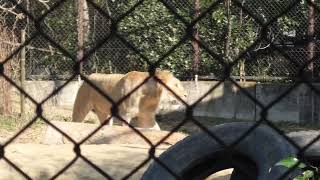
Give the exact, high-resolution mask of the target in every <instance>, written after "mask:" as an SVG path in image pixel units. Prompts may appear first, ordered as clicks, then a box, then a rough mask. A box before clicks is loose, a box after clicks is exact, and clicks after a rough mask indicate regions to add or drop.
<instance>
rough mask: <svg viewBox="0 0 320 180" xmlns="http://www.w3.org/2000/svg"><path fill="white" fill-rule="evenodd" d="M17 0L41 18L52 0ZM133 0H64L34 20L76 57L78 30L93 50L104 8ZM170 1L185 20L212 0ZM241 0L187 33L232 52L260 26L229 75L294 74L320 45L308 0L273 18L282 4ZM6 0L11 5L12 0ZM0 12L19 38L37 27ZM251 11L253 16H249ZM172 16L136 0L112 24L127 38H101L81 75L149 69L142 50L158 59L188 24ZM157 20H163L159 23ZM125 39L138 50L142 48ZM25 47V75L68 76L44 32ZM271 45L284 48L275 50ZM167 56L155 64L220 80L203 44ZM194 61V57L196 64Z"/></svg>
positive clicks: (103, 28)
mask: <svg viewBox="0 0 320 180" xmlns="http://www.w3.org/2000/svg"><path fill="white" fill-rule="evenodd" d="M19 3H20V5H22V6H23V7H24V8H26V10H27V11H28V12H29V13H30V15H32V16H34V17H35V18H39V17H41V14H42V13H43V12H44V11H46V10H47V8H48V7H50V5H53V4H54V3H55V1H52V2H48V3H45V4H43V3H39V2H37V1H34V2H33V1H27V0H26V1H21V2H19ZM134 3H135V1H132V2H121V3H120V2H113V1H101V2H100V1H99V2H97V4H98V6H99V7H100V8H101V9H100V10H97V9H96V8H94V7H93V6H92V5H90V4H89V5H87V4H85V5H86V7H85V11H83V12H80V11H79V9H78V8H77V6H76V2H73V1H68V2H64V3H63V4H62V5H60V6H59V7H57V8H56V9H55V10H54V11H52V12H50V13H48V15H47V16H46V17H45V18H43V19H41V22H40V23H39V24H38V25H39V26H41V27H42V29H43V31H44V32H45V33H46V34H48V36H49V37H51V38H52V39H54V40H55V42H59V43H58V45H59V46H60V47H62V48H64V49H65V50H66V51H67V52H68V53H70V55H74V56H75V55H77V54H78V53H79V40H80V39H79V35H80V34H81V33H82V34H83V36H84V38H82V40H81V41H82V44H83V47H82V48H83V50H84V51H90V50H92V49H93V48H95V46H96V45H97V42H99V41H103V40H104V39H105V38H108V36H109V34H110V33H111V31H112V19H109V18H105V16H104V15H103V14H102V13H107V14H109V15H110V16H111V17H114V18H120V17H121V16H122V15H123V13H125V12H126V11H127V10H128V9H130V7H131V6H132V5H133V4H134ZM168 3H169V5H170V7H171V8H173V10H175V12H177V14H179V15H180V16H181V17H183V18H184V19H185V21H186V22H191V20H192V19H194V18H195V17H196V16H197V15H196V14H198V13H200V12H202V11H205V10H206V8H207V7H208V6H210V2H206V1H204V2H201V1H199V5H198V6H199V7H198V9H197V8H196V7H195V4H194V2H193V1H181V2H180V1H172V2H168ZM239 3H242V4H243V6H245V7H246V8H247V10H243V9H242V8H240V7H238V6H236V5H235V3H231V5H230V8H229V9H230V11H229V12H227V11H226V9H225V8H226V5H225V4H224V3H223V2H220V3H219V5H217V6H216V7H215V8H214V9H212V10H210V11H209V12H208V13H207V14H208V15H206V16H204V17H202V18H201V19H200V20H199V21H198V22H197V24H196V25H197V26H195V29H193V33H195V34H197V35H196V36H197V37H196V38H197V39H199V40H200V41H201V42H203V43H205V44H206V45H207V47H208V49H209V50H211V51H212V52H214V53H215V54H217V55H219V56H221V57H224V58H227V59H228V58H230V59H234V58H235V57H237V56H238V55H239V53H240V52H242V51H243V50H245V49H246V48H248V47H249V46H251V45H252V43H253V42H254V41H256V40H257V39H258V38H259V36H260V35H261V33H266V36H265V39H264V40H263V41H260V42H258V43H256V44H254V47H252V48H250V49H247V52H246V53H247V55H246V56H243V57H242V59H241V60H240V61H239V63H237V64H236V65H235V66H234V67H233V68H232V72H231V75H232V76H235V77H236V76H247V78H248V79H250V77H258V78H259V77H260V78H261V77H264V78H268V77H269V78H270V77H271V79H272V77H274V78H275V79H276V78H279V77H281V78H287V79H290V80H294V79H295V74H296V73H297V70H298V69H299V66H300V65H302V64H304V63H305V62H308V59H310V56H309V55H310V54H317V53H318V52H319V41H318V40H317V36H318V35H317V33H316V32H318V31H319V18H318V14H317V13H315V14H313V15H310V14H308V13H309V11H308V3H305V2H303V1H302V2H300V3H299V4H297V5H295V6H294V7H292V8H291V9H290V10H289V11H287V12H285V13H284V14H283V15H282V16H281V17H276V14H278V13H279V12H281V10H282V5H283V4H282V3H280V2H276V3H274V4H272V3H271V4H272V5H267V4H263V3H262V4H261V3H257V2H251V1H239ZM5 4H6V6H7V7H10V3H5ZM269 6H270V7H269ZM142 7H143V8H142ZM13 11H16V12H15V14H17V13H18V14H19V13H20V11H19V10H18V9H17V8H13ZM80 13H82V14H81V15H82V16H83V18H84V23H83V24H82V25H81V26H82V27H84V29H83V31H82V32H81V33H80V32H79V27H81V26H79V25H78V24H77V17H78V16H79V14H80ZM2 14H3V16H2V21H3V22H4V24H3V25H4V26H5V27H7V28H9V29H14V31H15V34H16V36H17V37H18V40H19V39H20V38H21V37H20V35H19V34H20V32H19V31H20V30H22V29H25V30H26V31H27V36H29V37H31V36H32V35H33V33H35V32H36V29H35V23H34V22H33V21H32V20H30V18H28V17H27V16H23V15H21V17H20V16H17V15H15V14H12V13H11V14H10V13H8V12H5V11H3V13H2ZM251 14H258V15H259V16H258V17H257V19H255V18H253V17H252V16H251ZM173 16H174V15H173V14H172V12H170V11H169V10H168V9H167V8H165V7H164V6H163V5H160V4H159V3H157V2H152V1H150V2H149V1H147V2H143V5H141V7H140V6H139V7H138V8H137V9H136V10H135V11H133V12H130V13H128V14H127V16H126V17H124V18H123V19H122V20H121V21H120V22H119V23H118V24H117V28H118V30H119V33H120V34H121V36H123V37H126V39H127V40H128V41H130V45H129V44H126V43H125V42H123V41H122V40H121V39H119V38H117V37H114V36H112V37H110V38H108V41H107V42H106V43H104V44H103V45H102V46H101V47H99V48H98V49H95V51H94V52H93V53H92V54H91V55H90V57H87V59H90V60H88V61H86V62H84V64H83V72H84V73H86V74H90V73H93V72H102V73H126V72H129V71H132V70H147V64H146V63H144V62H143V60H141V56H142V59H143V58H148V59H150V60H152V61H156V59H159V58H161V54H163V53H166V52H168V50H169V49H170V48H171V47H172V46H174V45H175V44H176V43H177V42H178V41H179V39H181V38H182V37H183V33H184V29H185V28H186V26H185V25H184V24H183V23H182V22H181V21H180V20H176V19H175V18H174V17H173ZM275 17H276V18H277V19H276V20H275V21H273V22H272V24H269V25H268V27H267V28H266V29H265V28H264V27H262V26H261V25H260V23H261V22H268V21H269V20H270V19H273V18H275ZM309 21H313V24H312V25H310V22H309ZM159 24H162V26H161V27H159V26H158V25H159ZM311 26H312V27H311ZM309 31H313V34H314V35H312V38H314V41H312V43H313V44H314V45H313V46H314V47H311V48H310V46H309V45H308V44H310V38H309V35H308V32H309ZM20 41H21V40H20ZM16 44H17V43H16ZM128 46H133V47H134V48H135V49H136V50H139V52H140V55H138V54H137V53H136V52H134V51H133V50H132V49H131V48H129V47H128ZM26 48H27V49H26V50H27V54H26V59H27V61H26V62H27V64H26V69H27V78H28V79H57V78H60V79H66V78H67V77H68V76H70V75H71V74H72V67H73V66H74V62H73V61H72V60H71V59H69V58H66V57H65V56H64V55H63V53H62V52H61V51H60V50H59V49H57V48H56V47H55V46H54V45H52V44H50V43H48V42H47V41H46V40H45V39H44V38H42V37H35V39H33V40H32V41H31V42H30V43H29V46H27V47H26ZM277 50H280V51H281V52H283V53H285V55H284V54H281V53H278V52H277ZM198 51H199V53H198ZM286 56H290V58H291V59H292V60H293V61H294V62H291V61H288V60H287V58H286ZM165 59H166V62H162V63H160V64H159V67H161V68H166V69H169V70H171V71H173V72H174V73H175V74H176V75H177V76H178V77H180V78H182V79H189V78H193V75H194V74H198V75H202V76H208V75H209V76H208V77H210V78H212V79H215V78H218V79H219V78H221V77H219V74H221V72H222V71H223V70H222V69H223V67H222V65H221V63H219V61H218V60H216V59H214V60H212V59H213V58H212V57H211V56H210V55H209V54H208V53H207V51H206V50H205V49H204V48H201V47H197V46H194V43H193V41H192V40H190V39H189V40H187V41H186V42H184V43H183V44H181V45H180V46H179V47H177V49H176V50H175V51H174V52H173V53H171V54H170V55H168V56H167V57H165ZM197 61H199V62H197ZM195 64H198V65H197V68H196V69H195V66H194V65H195ZM313 64H314V65H313V68H312V71H313V76H314V77H318V76H319V60H318V59H315V60H314V62H313Z"/></svg>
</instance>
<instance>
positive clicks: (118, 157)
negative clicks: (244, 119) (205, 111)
mask: <svg viewBox="0 0 320 180" xmlns="http://www.w3.org/2000/svg"><path fill="white" fill-rule="evenodd" d="M180 118H181V120H183V119H184V118H183V116H179V117H175V118H168V117H158V123H159V125H160V127H161V128H162V130H165V131H171V130H172V129H173V128H174V127H176V126H177V125H178V124H179V123H181V120H180V121H179V120H178V119H180ZM172 119H174V120H172ZM196 119H197V120H198V121H199V122H200V123H201V124H203V125H204V126H205V127H211V126H214V125H217V124H221V123H225V122H230V121H225V120H220V119H216V120H212V119H207V118H196ZM22 127H23V126H20V127H15V128H0V142H1V143H2V144H3V143H5V142H7V141H8V140H9V139H11V138H13V137H14V136H15V135H16V133H17V132H18V131H19V130H21V128H22ZM277 127H279V128H280V129H282V130H283V131H285V132H291V131H298V130H309V129H317V127H316V126H312V127H309V126H301V125H296V124H290V123H282V124H281V123H280V124H277ZM200 130H201V129H200V128H199V127H198V126H196V125H195V124H194V123H192V122H190V121H189V122H187V123H186V124H184V125H183V126H182V127H180V128H179V129H178V130H177V132H183V133H186V135H188V134H193V133H196V132H199V131H200ZM46 132H47V125H46V124H45V123H41V122H36V123H35V124H34V125H32V126H30V127H29V128H28V129H26V130H25V131H24V132H23V133H22V134H20V135H19V136H17V137H16V138H15V140H14V141H13V143H10V144H9V145H8V146H7V147H6V148H5V157H6V158H8V159H9V160H10V162H12V163H14V164H16V165H17V166H18V167H19V168H21V170H22V171H24V172H25V173H27V174H28V175H29V176H30V177H31V178H32V179H48V177H51V176H53V175H55V174H56V173H57V172H58V171H59V170H61V168H62V167H63V166H65V165H66V164H67V163H68V162H70V161H71V160H72V158H74V157H75V154H74V152H73V146H72V145H71V144H58V145H44V144H41V143H42V141H43V137H44V136H45V135H46ZM151 136H152V134H151V135H150V137H151ZM162 137H163V136H161V137H160V136H159V137H157V136H152V138H153V139H157V138H159V139H160V138H162ZM126 140H128V139H127V138H126V137H123V138H122V140H119V141H126ZM177 140H178V139H177ZM130 141H131V140H130ZM126 143H127V142H126ZM171 144H174V143H172V142H170V143H169V144H167V146H164V147H161V148H158V149H157V152H156V154H157V155H159V154H161V153H162V152H163V151H165V150H166V149H167V148H168V147H169V146H170V145H171ZM148 150H149V147H148V146H146V145H145V144H144V145H142V144H139V143H138V144H137V143H136V144H130V143H127V144H121V143H119V142H117V143H115V144H114V143H111V144H99V145H98V144H95V145H93V144H91V145H82V146H81V153H82V154H83V155H84V156H85V157H86V158H87V159H89V160H90V161H92V162H93V163H94V164H95V165H97V166H98V167H100V168H101V169H102V170H103V171H104V172H107V173H108V175H110V176H112V177H114V179H121V178H123V176H125V175H127V174H128V173H130V172H132V170H133V169H135V167H137V166H139V165H140V164H141V163H142V162H144V161H145V160H146V159H147V158H148V156H149V154H148ZM150 162H151V161H148V162H146V164H145V165H144V166H142V167H141V169H139V170H138V171H137V172H134V173H133V174H132V176H131V177H130V178H129V179H140V177H141V176H142V174H143V172H144V171H145V170H146V168H147V167H148V165H149V164H150ZM230 172H231V170H228V171H226V172H220V173H219V174H215V176H213V177H210V178H208V179H215V180H227V179H229V174H230ZM0 174H1V176H0V180H7V179H18V180H19V179H24V178H23V177H22V176H21V175H20V174H19V173H17V171H16V170H15V169H14V168H12V167H11V166H9V165H8V163H7V162H5V160H3V159H2V160H0ZM57 179H63V180H64V179H66V180H67V179H68V180H69V179H70V180H72V179H83V180H84V179H105V178H104V177H103V176H102V175H101V174H100V173H98V172H97V171H95V170H94V169H93V168H92V167H91V166H90V165H88V162H86V160H84V159H81V158H80V159H77V160H76V161H75V163H74V164H73V165H72V166H71V168H69V169H68V170H66V171H65V172H64V173H63V174H62V175H61V176H59V177H58V178H57Z"/></svg>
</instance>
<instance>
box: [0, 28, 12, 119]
mask: <svg viewBox="0 0 320 180" xmlns="http://www.w3.org/2000/svg"><path fill="white" fill-rule="evenodd" d="M10 37H11V36H9V33H7V31H5V30H4V29H2V28H0V38H1V39H3V40H8V41H11V40H10ZM12 48H13V47H12V46H11V45H9V44H5V43H1V44H0V62H2V61H3V60H4V59H6V57H7V56H8V54H9V53H10V52H12ZM12 60H13V59H11V60H10V61H12ZM9 65H10V62H7V63H5V64H4V67H3V73H4V74H5V76H7V77H9V78H11V74H12V73H11V71H10V66H9ZM10 92H11V85H10V83H9V82H8V81H6V80H5V79H4V78H3V77H2V74H0V114H2V115H5V116H8V115H12V107H11V94H10Z"/></svg>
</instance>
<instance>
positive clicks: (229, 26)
mask: <svg viewBox="0 0 320 180" xmlns="http://www.w3.org/2000/svg"><path fill="white" fill-rule="evenodd" d="M225 6H226V9H227V20H228V24H227V35H226V39H225V47H224V55H225V57H226V58H227V60H228V61H229V59H230V44H231V33H232V21H231V0H226V2H225Z"/></svg>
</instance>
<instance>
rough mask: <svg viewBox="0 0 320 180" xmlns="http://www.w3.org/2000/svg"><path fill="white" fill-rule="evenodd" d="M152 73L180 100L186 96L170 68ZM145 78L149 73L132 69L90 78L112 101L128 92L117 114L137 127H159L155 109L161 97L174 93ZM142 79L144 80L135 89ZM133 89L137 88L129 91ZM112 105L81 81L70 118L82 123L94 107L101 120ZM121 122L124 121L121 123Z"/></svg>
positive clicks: (107, 113) (108, 113) (158, 128)
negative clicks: (121, 72) (122, 72)
mask: <svg viewBox="0 0 320 180" xmlns="http://www.w3.org/2000/svg"><path fill="white" fill-rule="evenodd" d="M155 76H156V77H157V78H158V79H160V80H161V81H162V82H163V83H164V84H166V86H167V87H168V88H170V89H171V90H172V91H173V92H174V93H175V94H177V95H178V96H180V97H181V98H182V99H185V98H186V96H187V93H186V91H185V89H184V88H183V86H182V83H181V81H179V80H178V79H177V78H176V77H174V75H173V74H172V73H171V72H170V71H167V70H157V71H156V72H155ZM148 77H149V73H148V72H139V71H131V72H129V73H127V74H124V75H123V74H105V75H102V74H92V75H90V76H89V79H90V81H92V82H93V83H94V84H95V85H97V86H98V87H99V88H100V89H101V90H103V91H104V92H105V93H106V94H108V95H109V96H110V98H112V100H114V101H115V102H117V101H119V100H120V99H122V98H123V97H125V96H127V95H128V97H127V98H125V99H124V101H123V102H121V103H120V104H119V106H118V110H119V116H120V117H121V118H122V119H123V120H125V121H126V122H127V123H131V124H132V125H133V126H135V127H138V128H150V129H157V130H160V127H159V125H158V124H157V122H156V120H155V115H156V110H157V108H158V106H159V103H160V100H161V98H162V96H164V95H167V94H169V95H171V96H173V94H172V92H170V91H168V90H167V89H166V88H164V86H163V85H161V84H160V83H159V82H158V81H156V80H155V79H154V78H150V79H148V80H147V78H148ZM145 80H147V81H146V82H145V83H144V84H143V85H142V86H141V87H139V88H137V87H138V86H139V85H140V84H141V83H142V82H143V81H145ZM135 88H137V89H136V90H135V91H134V92H133V93H132V94H129V93H131V92H132V91H133V90H134V89H135ZM111 106H112V104H111V103H110V102H109V101H108V100H107V99H106V98H104V97H103V96H102V95H101V94H100V93H98V92H97V91H96V90H95V89H94V88H93V87H91V86H90V85H89V84H87V83H84V84H83V85H82V86H81V87H80V89H79V91H78V94H77V97H76V101H75V105H74V111H73V118H72V119H73V121H74V122H81V121H83V119H84V117H85V116H86V114H87V113H88V112H89V111H90V110H94V111H95V112H96V113H97V115H98V118H99V120H100V122H101V123H102V122H103V121H105V120H106V119H107V118H108V117H110V115H111ZM132 120H134V121H132ZM131 121H132V122H131ZM109 125H112V120H110V121H109ZM122 125H126V123H124V122H123V123H122Z"/></svg>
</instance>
